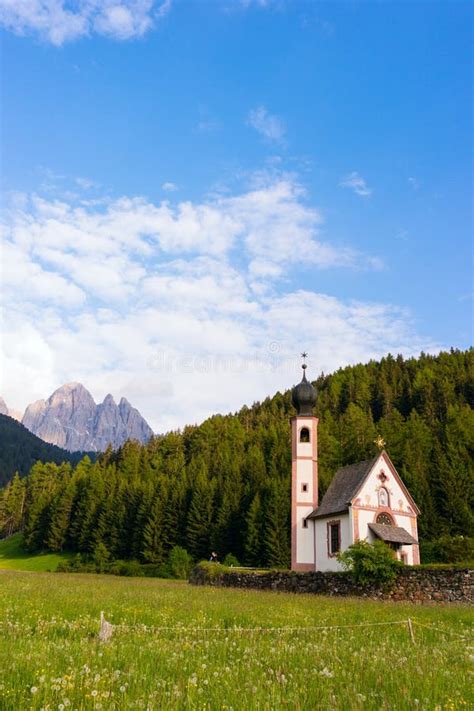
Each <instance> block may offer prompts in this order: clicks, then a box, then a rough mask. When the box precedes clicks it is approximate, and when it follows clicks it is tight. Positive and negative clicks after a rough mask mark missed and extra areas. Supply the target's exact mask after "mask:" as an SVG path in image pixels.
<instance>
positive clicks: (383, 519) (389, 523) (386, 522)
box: [376, 513, 393, 526]
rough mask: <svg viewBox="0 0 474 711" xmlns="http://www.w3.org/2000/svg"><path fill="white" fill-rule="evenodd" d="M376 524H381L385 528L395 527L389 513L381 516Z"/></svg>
mask: <svg viewBox="0 0 474 711" xmlns="http://www.w3.org/2000/svg"><path fill="white" fill-rule="evenodd" d="M376 523H381V524H382V525H383V526H393V521H392V517H391V516H389V515H388V513H381V514H379V515H378V516H377V521H376Z"/></svg>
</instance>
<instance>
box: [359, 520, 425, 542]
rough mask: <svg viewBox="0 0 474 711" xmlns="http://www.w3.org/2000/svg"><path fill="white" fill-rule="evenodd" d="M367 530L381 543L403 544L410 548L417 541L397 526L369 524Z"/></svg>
mask: <svg viewBox="0 0 474 711" xmlns="http://www.w3.org/2000/svg"><path fill="white" fill-rule="evenodd" d="M369 528H370V530H371V531H373V533H375V535H376V536H377V538H381V539H382V541H388V542H389V543H403V544H405V545H406V546H411V545H413V543H418V541H417V540H416V539H415V538H413V536H412V535H411V534H410V533H408V531H405V529H404V528H399V527H398V526H386V525H385V524H383V523H369Z"/></svg>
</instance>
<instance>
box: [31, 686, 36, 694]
mask: <svg viewBox="0 0 474 711" xmlns="http://www.w3.org/2000/svg"><path fill="white" fill-rule="evenodd" d="M30 691H31V693H32V694H36V692H37V691H38V687H37V686H32V687H31V689H30Z"/></svg>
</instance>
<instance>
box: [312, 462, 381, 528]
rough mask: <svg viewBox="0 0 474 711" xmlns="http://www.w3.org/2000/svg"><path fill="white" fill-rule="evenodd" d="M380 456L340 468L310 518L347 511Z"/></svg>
mask: <svg viewBox="0 0 474 711" xmlns="http://www.w3.org/2000/svg"><path fill="white" fill-rule="evenodd" d="M379 456H380V455H379V454H377V455H376V456H375V457H373V458H372V459H366V460H365V461H363V462H357V464H349V465H348V466H346V467H342V469H339V470H338V471H337V472H336V473H335V475H334V478H333V480H332V481H331V483H330V484H329V487H328V490H327V491H326V493H325V494H324V496H323V500H322V501H321V506H319V507H318V508H317V509H315V510H314V511H313V512H312V513H311V514H310V515H309V516H308V518H323V517H324V516H332V515H333V514H337V513H343V512H344V511H347V509H348V508H349V504H350V503H351V501H352V499H353V498H354V496H355V495H356V493H357V492H358V491H359V489H360V487H361V486H362V484H363V483H364V480H365V478H366V476H367V475H368V473H369V472H370V470H371V469H372V467H373V466H374V464H375V462H376V461H377V459H378V458H379Z"/></svg>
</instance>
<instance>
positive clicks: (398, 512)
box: [353, 455, 416, 565]
mask: <svg viewBox="0 0 474 711" xmlns="http://www.w3.org/2000/svg"><path fill="white" fill-rule="evenodd" d="M382 472H383V473H384V474H385V476H386V477H387V479H386V480H385V481H384V482H382V481H381V480H380V479H379V476H380V474H381V473H382ZM382 486H383V487H384V488H385V489H386V490H387V491H388V493H389V506H388V507H384V508H380V507H379V497H378V493H379V489H380V487H382ZM353 503H354V504H355V505H356V506H357V509H358V511H357V519H358V527H359V538H360V539H367V540H368V541H369V542H372V541H373V540H375V538H376V536H375V535H374V534H373V533H372V531H371V530H370V529H369V527H368V526H369V523H375V519H376V517H377V515H378V513H380V512H381V511H386V512H387V513H389V514H390V516H391V517H392V519H393V521H394V524H395V526H398V527H400V528H404V529H405V530H406V531H408V533H410V534H411V535H414V531H413V527H412V519H413V516H414V512H413V510H412V507H411V502H410V501H409V500H408V498H407V496H406V494H405V492H404V491H403V489H402V487H401V486H400V484H399V483H398V481H397V479H396V477H395V476H394V474H393V472H392V471H391V470H390V468H389V467H388V465H387V463H386V461H385V459H384V458H383V456H382V455H381V456H380V457H379V459H378V460H377V462H376V464H375V466H374V468H373V469H372V471H371V473H370V474H369V476H368V477H367V479H366V481H365V482H364V484H363V486H362V488H361V490H360V491H359V492H358V493H357V496H356V501H355V502H353ZM364 506H367V507H370V508H368V509H364ZM353 513H355V512H353ZM415 537H416V536H415ZM400 553H404V554H406V556H407V558H406V562H407V564H408V565H413V546H402V547H401V549H400V551H399V554H400Z"/></svg>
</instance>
